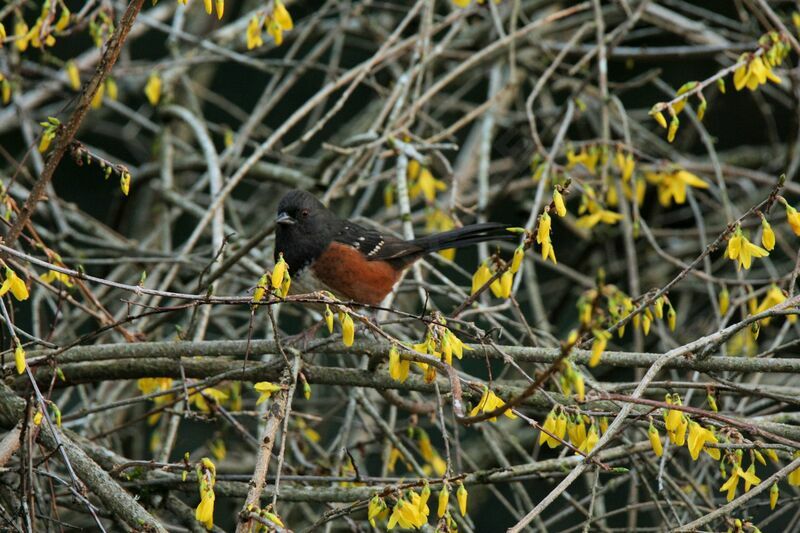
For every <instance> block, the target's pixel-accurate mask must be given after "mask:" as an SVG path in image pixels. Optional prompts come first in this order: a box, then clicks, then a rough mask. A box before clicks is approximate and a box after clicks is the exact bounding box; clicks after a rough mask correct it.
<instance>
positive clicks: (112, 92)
mask: <svg viewBox="0 0 800 533" xmlns="http://www.w3.org/2000/svg"><path fill="white" fill-rule="evenodd" d="M118 92H119V89H118V87H117V82H116V81H115V80H114V78H106V93H107V94H108V97H109V98H111V99H112V100H116V99H117V93H118Z"/></svg>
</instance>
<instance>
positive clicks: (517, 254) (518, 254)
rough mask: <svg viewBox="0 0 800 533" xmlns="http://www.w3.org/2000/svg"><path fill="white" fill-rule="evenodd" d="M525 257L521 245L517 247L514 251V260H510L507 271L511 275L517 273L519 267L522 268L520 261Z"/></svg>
mask: <svg viewBox="0 0 800 533" xmlns="http://www.w3.org/2000/svg"><path fill="white" fill-rule="evenodd" d="M524 257H525V249H524V248H523V247H522V245H519V246H517V249H516V250H514V258H513V259H512V260H511V267H510V268H509V269H508V270H509V272H511V273H512V274H516V273H517V272H519V267H520V266H522V259H523V258H524Z"/></svg>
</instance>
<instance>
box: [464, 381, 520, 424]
mask: <svg viewBox="0 0 800 533" xmlns="http://www.w3.org/2000/svg"><path fill="white" fill-rule="evenodd" d="M505 404H506V402H504V401H503V400H501V399H500V398H499V397H498V396H497V395H496V394H495V393H494V392H492V391H491V390H489V388H488V387H486V386H484V387H483V394H482V395H481V399H480V401H479V402H478V405H476V406H475V407H474V408H473V409H472V411H470V412H469V416H476V415H477V414H478V413H479V412H484V413H489V412H492V411H494V410H495V409H499V408H501V407H503V406H504V405H505ZM503 414H504V415H505V416H507V417H508V418H511V419H514V418H517V415H515V414H514V413H513V411H512V410H511V409H506V410H505V411H503ZM489 420H490V421H492V422H495V421H497V417H492V418H490V419H489Z"/></svg>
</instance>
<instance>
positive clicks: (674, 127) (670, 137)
mask: <svg viewBox="0 0 800 533" xmlns="http://www.w3.org/2000/svg"><path fill="white" fill-rule="evenodd" d="M680 124H681V121H680V120H678V115H672V120H670V122H669V130H667V141H668V142H672V141H674V140H675V134H676V133H678V126H680Z"/></svg>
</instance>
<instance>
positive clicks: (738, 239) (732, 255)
mask: <svg viewBox="0 0 800 533" xmlns="http://www.w3.org/2000/svg"><path fill="white" fill-rule="evenodd" d="M727 255H728V258H729V259H731V260H732V261H738V268H741V267H744V268H745V269H749V268H750V264H751V262H752V258H754V257H756V258H759V257H767V256H768V255H769V252H768V251H766V250H765V249H763V248H762V247H760V246H758V245H755V244H753V243H752V242H750V241H749V240H748V239H747V237H745V236H744V235H742V230H741V229H738V228H737V230H736V233H735V234H734V235H733V237H731V238H730V239H729V240H728V248H727Z"/></svg>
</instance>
